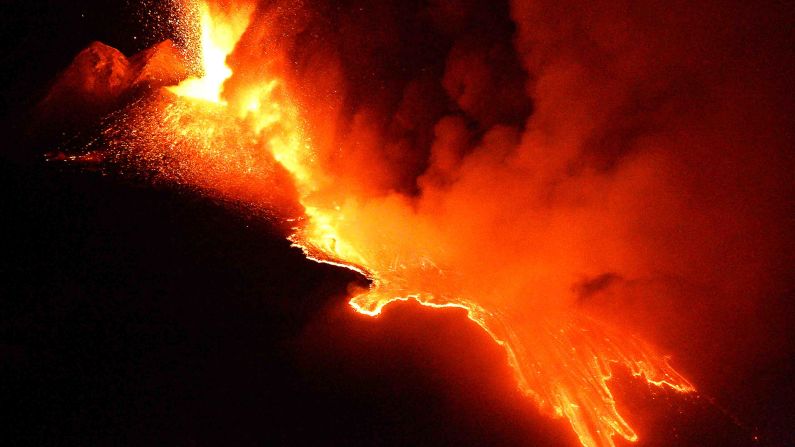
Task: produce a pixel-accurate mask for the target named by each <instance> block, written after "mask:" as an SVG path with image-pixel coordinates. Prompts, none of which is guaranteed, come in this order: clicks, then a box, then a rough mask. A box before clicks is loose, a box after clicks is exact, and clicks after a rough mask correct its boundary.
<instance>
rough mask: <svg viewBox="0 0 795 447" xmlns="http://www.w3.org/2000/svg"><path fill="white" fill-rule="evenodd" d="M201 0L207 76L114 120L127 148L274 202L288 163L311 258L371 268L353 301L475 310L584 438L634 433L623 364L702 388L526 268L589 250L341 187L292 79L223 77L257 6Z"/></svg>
mask: <svg viewBox="0 0 795 447" xmlns="http://www.w3.org/2000/svg"><path fill="white" fill-rule="evenodd" d="M198 7H199V11H200V17H201V48H200V54H201V66H202V67H203V76H201V77H198V78H192V79H189V80H187V81H185V82H183V83H181V84H179V85H178V86H176V87H173V88H171V89H170V91H171V92H173V93H174V94H176V95H177V96H179V97H181V98H171V99H169V97H167V96H164V97H160V98H158V99H155V100H152V101H151V102H150V103H147V104H148V105H145V106H139V108H143V110H144V111H143V112H139V113H138V114H137V115H136V114H135V113H134V112H133V113H128V115H135V116H137V117H138V118H135V119H128V120H127V121H124V120H122V121H120V122H119V123H117V124H116V125H115V126H112V128H111V130H110V131H109V133H110V134H109V135H108V138H109V139H110V140H112V141H121V142H123V143H120V146H124V148H133V149H134V150H132V152H130V151H128V152H127V154H128V155H126V156H125V157H127V158H131V159H133V160H132V162H133V163H137V164H138V165H139V166H141V167H145V168H147V169H156V170H159V171H160V173H161V174H163V175H164V176H165V177H166V178H168V179H170V180H172V181H176V182H182V183H187V184H190V185H194V186H197V187H200V188H202V189H204V190H208V191H213V192H214V193H218V194H221V195H223V196H225V197H229V198H232V199H237V200H240V201H244V202H249V203H257V204H260V205H262V206H266V207H267V206H271V205H272V204H273V203H274V200H276V199H274V197H273V195H272V194H268V193H267V191H269V188H271V187H272V185H273V183H272V182H271V181H270V180H269V178H270V177H271V176H273V175H275V174H274V173H275V172H277V171H278V170H279V169H282V168H283V169H284V170H286V171H287V172H289V174H290V176H291V178H292V181H293V183H294V186H295V190H296V194H297V195H298V200H299V202H300V204H301V206H302V208H303V213H304V215H305V217H304V218H303V219H302V221H301V225H299V226H298V227H297V228H295V229H294V232H293V234H292V235H291V236H290V240H291V241H292V242H293V243H294V244H295V245H296V246H298V247H300V248H301V249H302V250H303V251H304V252H305V253H306V255H307V256H308V257H309V258H311V259H314V260H316V261H319V262H325V263H330V264H334V265H339V266H343V267H346V268H350V269H353V270H355V271H357V272H360V273H362V274H363V275H366V276H367V277H368V278H369V279H370V280H372V286H371V288H370V289H369V290H367V291H366V292H364V293H362V294H360V295H357V296H355V297H353V298H352V299H351V300H350V304H351V306H352V307H353V308H354V309H355V310H356V311H357V312H360V313H362V314H366V315H371V316H375V315H378V314H380V313H381V312H382V310H383V308H384V307H385V306H386V305H387V304H389V303H391V302H395V301H405V300H409V299H412V300H416V301H417V302H419V303H420V304H423V305H425V306H428V307H433V308H437V307H438V308H441V307H454V308H461V309H464V310H466V312H467V314H468V316H469V318H470V319H471V320H472V321H473V322H475V323H476V324H478V325H479V326H480V327H481V328H483V329H484V330H485V331H486V332H488V334H489V335H490V336H491V337H492V338H493V339H494V341H495V342H496V343H498V344H499V345H500V346H502V347H503V348H504V349H505V352H506V355H507V359H508V361H509V363H510V365H511V367H512V369H513V371H514V373H515V377H516V380H517V382H518V385H519V388H520V389H521V390H522V391H523V392H524V393H525V394H527V395H528V396H530V397H531V398H532V399H533V400H534V401H535V402H537V403H538V404H539V406H540V407H541V408H542V409H544V410H546V411H548V412H550V413H551V414H553V415H556V416H559V417H566V418H567V419H568V420H569V422H570V423H571V426H572V428H573V429H574V431H575V432H576V433H577V436H578V437H579V439H580V441H581V442H582V444H583V445H585V446H613V445H614V440H613V437H614V436H615V435H619V436H621V437H622V438H624V439H626V440H629V441H635V440H636V439H638V436H637V434H636V433H635V431H634V430H633V429H632V428H631V427H630V425H629V424H628V423H627V421H626V420H625V419H624V418H623V417H622V415H621V414H619V412H618V410H617V408H616V402H615V400H614V397H613V395H612V393H611V391H610V388H609V387H608V381H609V379H610V377H611V375H612V368H613V367H614V365H619V366H622V367H624V368H627V369H628V370H629V371H631V372H632V374H634V375H635V376H637V377H642V378H643V379H645V380H646V381H647V382H648V383H650V384H653V385H657V386H666V387H668V388H670V389H672V390H674V391H678V392H689V391H693V387H692V386H691V385H690V383H688V381H687V380H686V379H685V378H683V377H682V376H681V375H680V374H678V373H677V372H676V371H675V370H674V369H673V368H672V367H671V366H669V364H668V362H667V360H666V358H665V357H663V356H661V355H660V354H659V353H657V352H656V351H655V350H654V349H653V348H652V347H650V346H649V345H647V344H645V343H644V342H642V341H640V340H638V339H636V338H634V337H632V336H628V335H626V334H622V333H621V332H620V331H618V330H616V329H614V328H612V327H609V326H608V325H605V324H601V323H598V322H596V321H594V320H592V319H591V318H589V317H587V316H584V315H582V314H581V313H580V312H579V311H577V310H576V309H575V307H574V306H573V305H572V303H571V302H570V301H569V300H564V299H550V298H549V296H550V295H555V294H557V293H559V292H560V291H559V290H557V289H554V288H551V287H547V288H545V287H540V286H539V288H538V289H537V290H536V289H532V288H530V287H528V286H527V283H524V282H521V281H518V280H517V278H523V277H525V276H527V277H530V278H533V277H542V276H544V275H545V274H547V272H548V271H550V270H555V269H558V268H559V269H561V270H566V269H569V270H566V272H565V274H567V275H568V274H569V273H570V272H574V270H575V267H576V266H575V265H573V264H576V263H577V262H585V261H579V260H578V259H577V258H576V253H575V254H570V253H571V252H572V250H570V249H569V247H568V246H567V245H566V244H565V243H563V242H560V244H559V245H555V243H557V242H556V241H553V242H550V243H549V245H548V246H545V247H536V246H529V245H527V242H525V238H524V235H525V233H524V231H526V230H522V231H518V230H512V229H509V228H501V227H500V224H499V223H498V222H494V221H490V220H488V219H487V218H485V217H483V216H480V215H477V214H473V215H472V216H469V217H467V218H466V219H460V218H459V216H458V214H457V213H451V214H450V217H449V219H447V220H445V219H444V218H440V219H436V218H430V217H429V216H432V215H433V214H434V212H436V213H437V214H442V211H434V210H439V209H456V206H457V205H456V204H455V203H453V202H451V201H444V200H442V201H441V202H436V203H434V202H432V201H431V202H430V203H421V202H417V201H416V200H415V199H411V198H407V197H403V196H400V195H397V194H395V195H390V196H387V197H378V198H367V197H359V196H357V195H350V196H346V195H345V194H344V193H341V192H339V191H336V190H335V188H334V177H333V174H332V173H329V172H323V169H322V165H321V163H319V162H318V160H317V159H316V155H315V154H314V152H313V147H312V142H311V141H312V140H311V138H310V136H309V135H307V132H306V131H305V126H304V125H303V123H304V121H305V120H308V119H311V117H308V116H305V114H303V113H302V110H301V108H300V107H299V106H298V105H297V104H296V103H295V102H294V101H293V100H292V99H291V98H292V97H291V95H290V92H289V88H288V85H287V83H286V82H285V80H284V79H282V78H280V77H279V76H278V75H276V74H262V73H261V71H259V72H257V73H258V78H257V81H256V82H255V83H249V84H247V85H245V88H237V89H235V90H234V92H231V91H227V90H225V89H224V82H225V81H226V80H227V79H229V78H231V77H232V76H233V75H234V74H233V72H232V69H231V68H230V67H229V66H228V65H227V62H226V59H227V56H228V55H229V54H230V53H232V51H233V49H234V48H235V44H236V42H237V40H238V39H239V38H240V36H241V35H242V34H243V33H244V32H245V30H246V28H247V26H248V24H249V21H250V17H251V13H252V9H251V8H242V9H240V10H238V12H236V13H223V12H217V13H216V12H214V11H213V10H212V9H211V8H210V6H209V5H208V4H206V3H199V4H198ZM196 100H202V101H209V102H211V103H213V104H210V103H207V102H202V101H196ZM169 101H170V102H169ZM151 108H154V109H156V110H155V112H154V113H153V112H152V111H151V110H150V109H151ZM141 128H143V129H141ZM125 129H127V130H126V131H125ZM153 129H162V130H160V131H158V132H154V131H153ZM122 134H125V135H122ZM131 135H132V136H131ZM141 135H147V136H146V137H142V136H141ZM164 141H166V143H164ZM164 145H165V146H167V147H163V146H164ZM343 150H344V148H343ZM120 152H121V150H120ZM274 161H275V162H276V163H278V165H279V166H281V168H277V167H275V165H276V163H274ZM125 162H130V160H126V161H125ZM363 175H366V173H363ZM269 182H270V183H269ZM457 209H463V210H468V209H469V208H468V207H467V206H458V208H457ZM466 212H468V211H466ZM483 214H488V213H483ZM528 220H531V218H530V217H528ZM462 225H463V226H467V228H468V229H469V230H468V231H470V232H471V233H473V234H482V238H483V239H484V240H481V241H478V242H482V243H491V244H493V245H497V246H504V247H506V248H505V249H504V250H503V251H502V252H501V251H495V252H494V253H493V254H487V253H485V252H484V253H483V254H482V257H481V256H479V255H478V254H479V253H481V250H480V249H479V247H477V246H468V245H467V244H465V243H464V242H462V241H459V240H457V239H456V237H455V236H454V235H451V234H450V233H449V232H448V231H447V230H448V229H449V228H451V227H454V226H462ZM565 225H566V222H563V223H562V224H561V225H560V227H561V228H564V227H565ZM575 236H576V235H575ZM572 237H574V236H572ZM561 240H564V241H565V240H566V238H565V237H561ZM537 252H541V253H553V254H559V255H556V256H557V258H553V257H550V259H557V260H558V261H559V262H558V264H554V265H540V264H539V263H538V262H537V261H536V260H535V253H537ZM517 253H518V254H517ZM504 259H514V260H515V262H512V263H509V262H503V260H504ZM503 264H504V265H503ZM487 266H493V268H489V267H487ZM563 274H564V273H561V275H563ZM569 276H573V273H571V275H569ZM508 296H510V297H511V299H506V297H508ZM516 303H522V305H517V304H516ZM539 315H542V316H539Z"/></svg>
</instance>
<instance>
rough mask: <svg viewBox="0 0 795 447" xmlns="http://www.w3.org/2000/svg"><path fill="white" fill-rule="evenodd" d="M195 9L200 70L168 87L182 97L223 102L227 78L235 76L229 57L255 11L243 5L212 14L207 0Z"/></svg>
mask: <svg viewBox="0 0 795 447" xmlns="http://www.w3.org/2000/svg"><path fill="white" fill-rule="evenodd" d="M196 8H198V11H197V12H198V16H199V20H200V22H201V23H200V30H201V35H200V38H199V49H200V52H199V54H198V57H199V61H198V62H199V65H200V67H199V68H200V69H201V73H200V76H197V77H192V78H189V79H186V80H184V81H182V82H181V83H180V84H179V85H177V86H175V87H170V88H169V90H171V91H172V92H174V93H176V94H177V95H180V96H185V97H188V98H194V99H202V100H205V101H210V102H215V103H221V102H222V100H221V91H222V90H223V85H224V81H226V80H227V79H229V78H230V77H231V76H232V69H231V68H229V66H228V65H226V57H227V56H228V55H229V54H230V53H231V52H232V50H234V48H235V45H236V44H237V42H238V41H239V40H240V36H242V35H243V33H244V32H245V31H246V27H248V24H249V20H250V17H251V13H252V12H253V11H254V10H253V8H252V7H251V6H246V5H244V6H243V7H240V8H236V9H234V10H233V11H231V12H228V13H227V14H228V16H227V17H222V16H221V14H220V13H218V14H213V13H212V11H211V10H210V5H209V4H208V3H204V2H198V3H197V4H196Z"/></svg>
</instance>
